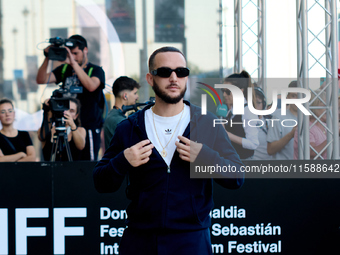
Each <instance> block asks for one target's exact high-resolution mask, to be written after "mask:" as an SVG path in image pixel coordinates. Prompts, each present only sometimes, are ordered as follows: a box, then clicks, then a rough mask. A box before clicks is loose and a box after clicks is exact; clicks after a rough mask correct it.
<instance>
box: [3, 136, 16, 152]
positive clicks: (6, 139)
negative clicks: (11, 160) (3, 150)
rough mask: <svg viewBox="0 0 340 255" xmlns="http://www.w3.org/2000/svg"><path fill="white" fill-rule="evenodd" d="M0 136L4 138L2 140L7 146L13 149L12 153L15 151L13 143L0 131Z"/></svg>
mask: <svg viewBox="0 0 340 255" xmlns="http://www.w3.org/2000/svg"><path fill="white" fill-rule="evenodd" d="M0 136H1V137H3V138H4V140H5V141H6V142H7V143H8V145H9V147H11V149H12V150H13V151H14V153H17V150H16V149H15V147H14V145H13V143H11V141H10V140H9V139H8V138H7V137H6V136H5V135H3V134H1V133H0Z"/></svg>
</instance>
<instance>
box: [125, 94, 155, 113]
mask: <svg viewBox="0 0 340 255" xmlns="http://www.w3.org/2000/svg"><path fill="white" fill-rule="evenodd" d="M154 103H155V97H150V99H149V101H146V102H145V103H135V104H133V105H123V106H122V112H123V114H125V113H126V112H128V111H131V110H134V111H135V112H137V111H138V110H139V109H138V107H140V106H146V105H150V104H154Z"/></svg>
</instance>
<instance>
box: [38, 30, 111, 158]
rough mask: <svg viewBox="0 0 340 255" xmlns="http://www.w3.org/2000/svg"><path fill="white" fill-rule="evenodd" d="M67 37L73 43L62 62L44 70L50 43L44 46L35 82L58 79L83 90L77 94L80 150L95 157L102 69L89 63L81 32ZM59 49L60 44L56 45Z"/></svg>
mask: <svg viewBox="0 0 340 255" xmlns="http://www.w3.org/2000/svg"><path fill="white" fill-rule="evenodd" d="M68 41H70V42H72V44H73V45H72V46H67V47H65V49H66V50H67V56H66V59H65V60H64V61H63V63H64V64H63V65H61V66H59V67H57V68H56V69H54V70H53V71H52V72H51V73H47V66H48V61H49V54H50V53H51V48H52V49H53V48H56V47H55V45H50V46H48V47H47V48H46V49H44V55H45V60H44V62H43V63H42V65H41V66H40V68H39V70H38V74H37V83H38V84H47V83H57V84H58V83H60V82H62V83H63V84H64V85H65V84H67V85H68V86H76V87H77V86H78V87H82V88H83V91H82V93H78V94H77V96H76V97H77V99H79V101H80V103H81V105H82V111H81V114H80V120H81V122H82V125H83V127H84V128H85V129H86V133H87V136H86V145H85V146H86V147H85V149H84V151H83V153H82V160H92V161H93V160H97V156H98V151H99V148H100V132H101V127H102V124H103V118H102V115H103V110H104V95H103V92H102V90H103V89H104V87H105V73H104V71H103V69H102V68H101V67H100V66H97V65H94V64H91V63H89V62H88V58H87V53H88V49H87V42H86V40H85V38H84V37H82V36H80V35H73V36H71V37H70V38H69V39H68ZM57 49H60V48H57Z"/></svg>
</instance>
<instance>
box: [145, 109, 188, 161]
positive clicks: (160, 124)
mask: <svg viewBox="0 0 340 255" xmlns="http://www.w3.org/2000/svg"><path fill="white" fill-rule="evenodd" d="M152 115H154V116H152ZM181 115H182V112H180V113H179V114H177V115H175V116H172V117H162V116H159V115H157V114H153V113H152V108H150V109H148V110H146V111H145V129H146V134H147V136H148V139H149V140H150V141H151V143H152V144H153V145H154V146H155V148H156V150H157V151H158V152H159V154H160V155H162V154H161V152H162V150H163V148H164V147H165V146H166V145H167V143H168V142H169V141H170V142H169V144H168V145H167V146H166V147H165V151H166V154H167V155H166V157H163V159H164V161H165V163H166V164H167V165H168V166H170V163H171V160H172V157H173V155H174V153H175V150H176V145H175V142H176V141H178V138H177V137H178V136H179V135H183V133H184V131H185V129H186V128H187V126H188V124H189V122H190V107H189V106H188V105H186V104H185V105H184V112H183V116H181ZM153 117H154V120H155V125H154V121H153ZM181 117H182V118H181ZM178 122H179V123H178ZM177 124H178V126H177ZM176 126H177V128H176ZM155 129H156V130H155ZM156 132H157V134H156ZM174 132H175V133H174ZM157 135H158V137H157ZM158 138H159V139H158ZM170 139H171V140H170ZM160 142H161V143H160Z"/></svg>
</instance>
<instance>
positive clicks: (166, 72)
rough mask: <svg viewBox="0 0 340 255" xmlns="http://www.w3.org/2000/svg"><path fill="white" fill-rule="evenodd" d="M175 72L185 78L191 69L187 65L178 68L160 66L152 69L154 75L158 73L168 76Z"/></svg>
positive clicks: (163, 76) (160, 75)
mask: <svg viewBox="0 0 340 255" xmlns="http://www.w3.org/2000/svg"><path fill="white" fill-rule="evenodd" d="M172 72H175V73H176V75H177V77H178V78H183V77H187V76H189V73H190V70H189V69H188V68H186V67H177V68H176V69H171V68H169V67H160V68H158V69H156V70H153V71H151V74H152V75H155V76H156V75H157V76H159V77H162V78H168V77H170V75H171V74H172Z"/></svg>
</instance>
